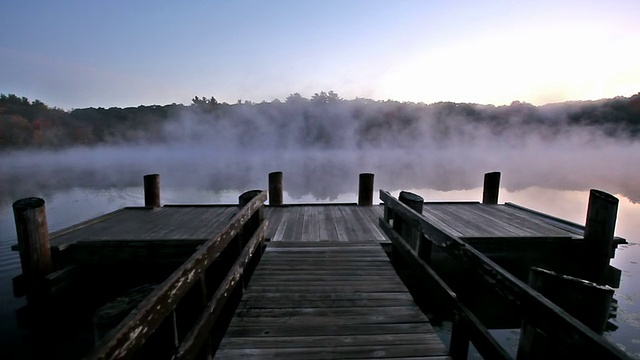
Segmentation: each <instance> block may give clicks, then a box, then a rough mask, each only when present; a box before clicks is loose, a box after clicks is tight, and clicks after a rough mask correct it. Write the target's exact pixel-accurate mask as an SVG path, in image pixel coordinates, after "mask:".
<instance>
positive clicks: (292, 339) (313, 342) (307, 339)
mask: <svg viewBox="0 0 640 360" xmlns="http://www.w3.org/2000/svg"><path fill="white" fill-rule="evenodd" d="M247 343H250V344H251V346H252V347H253V348H256V349H268V348H279V347H289V348H297V347H320V346H322V347H325V346H331V347H334V346H370V345H380V344H394V345H427V346H441V347H444V346H442V341H441V340H440V338H439V337H438V335H437V334H435V333H432V334H425V333H409V334H380V335H338V336H336V335H331V333H329V334H327V335H319V336H280V337H264V336H259V337H228V338H226V339H224V341H223V343H222V345H223V346H224V347H225V348H229V349H242V348H244V347H246V346H247ZM442 350H443V351H444V349H442Z"/></svg>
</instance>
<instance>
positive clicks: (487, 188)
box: [482, 171, 500, 204]
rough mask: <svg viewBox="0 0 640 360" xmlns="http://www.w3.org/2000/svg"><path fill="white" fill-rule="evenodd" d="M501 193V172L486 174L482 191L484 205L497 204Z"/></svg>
mask: <svg viewBox="0 0 640 360" xmlns="http://www.w3.org/2000/svg"><path fill="white" fill-rule="evenodd" d="M499 193H500V172H498V171H495V172H490V173H486V174H484V186H483V190H482V203H483V204H497V203H498V194H499Z"/></svg>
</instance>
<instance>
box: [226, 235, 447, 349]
mask: <svg viewBox="0 0 640 360" xmlns="http://www.w3.org/2000/svg"><path fill="white" fill-rule="evenodd" d="M290 240H296V239H290ZM297 240H303V238H298V239H297ZM372 240H373V239H372ZM447 355H448V350H447V349H446V347H445V346H444V344H443V343H442V342H441V340H440V338H439V337H438V336H437V335H436V333H435V331H434V329H433V328H432V327H431V325H430V324H429V321H428V319H427V318H426V316H425V315H424V314H423V313H422V312H421V310H420V309H419V308H418V306H416V304H415V302H414V301H413V299H412V297H411V294H409V292H408V290H407V288H406V287H405V286H404V284H403V283H402V281H400V279H399V278H398V276H397V275H396V272H395V270H394V269H393V267H392V266H391V264H390V262H389V258H388V257H387V255H386V254H385V252H384V251H383V249H382V248H381V246H380V245H379V244H378V243H376V242H374V241H368V242H361V241H353V242H352V241H349V242H335V241H324V242H315V243H312V242H301V241H297V242H296V241H291V242H271V243H270V244H269V245H268V246H267V249H266V252H265V254H264V255H263V257H262V260H261V261H260V264H259V265H258V267H257V269H256V272H255V273H254V275H253V277H252V278H251V281H250V283H249V286H248V288H247V290H246V292H245V294H244V296H243V298H242V301H241V302H240V306H239V307H238V310H237V311H236V313H235V316H234V318H233V320H232V321H231V324H230V326H229V328H228V330H227V332H226V335H225V337H224V339H223V340H222V343H221V344H220V347H219V348H218V351H217V352H216V356H215V358H216V359H217V358H220V359H242V358H259V359H265V358H273V359H371V358H415V357H420V358H434V359H436V358H437V359H445V358H449V357H448V356H447Z"/></svg>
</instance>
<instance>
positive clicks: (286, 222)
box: [271, 208, 291, 242]
mask: <svg viewBox="0 0 640 360" xmlns="http://www.w3.org/2000/svg"><path fill="white" fill-rule="evenodd" d="M278 209H279V210H280V212H281V213H282V218H281V220H280V221H279V222H278V224H277V226H278V227H277V230H276V232H275V234H274V235H273V238H272V239H271V241H272V242H279V241H284V240H285V234H286V230H287V228H288V227H289V226H291V224H290V218H291V212H290V211H289V209H288V208H278Z"/></svg>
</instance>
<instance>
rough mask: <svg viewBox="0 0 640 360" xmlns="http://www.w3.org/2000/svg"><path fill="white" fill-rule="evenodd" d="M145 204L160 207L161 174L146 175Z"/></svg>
mask: <svg viewBox="0 0 640 360" xmlns="http://www.w3.org/2000/svg"><path fill="white" fill-rule="evenodd" d="M144 206H147V207H160V175H158V174H149V175H145V176H144Z"/></svg>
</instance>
